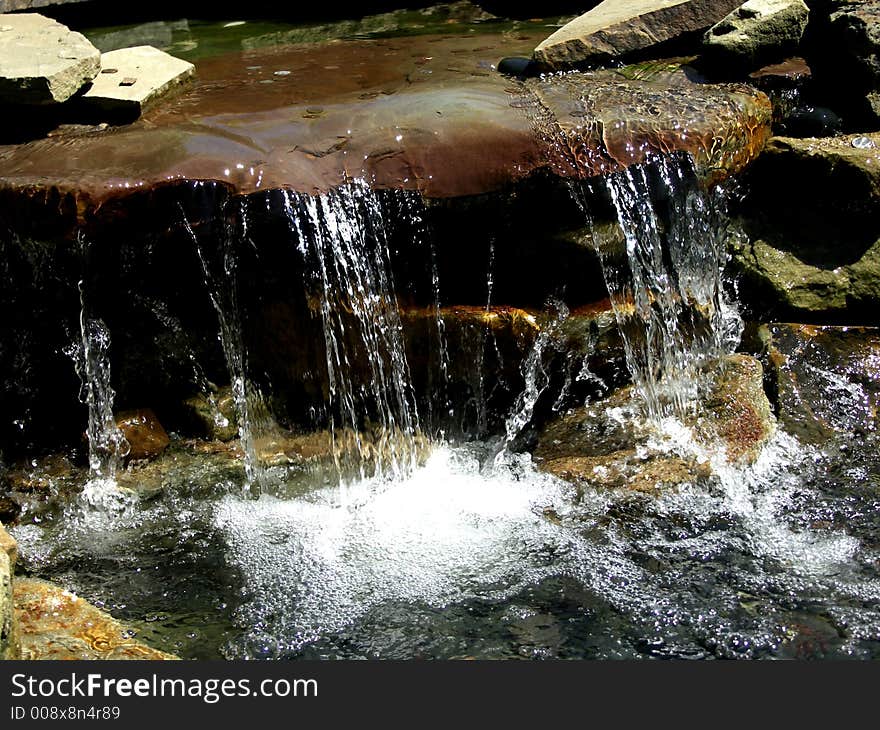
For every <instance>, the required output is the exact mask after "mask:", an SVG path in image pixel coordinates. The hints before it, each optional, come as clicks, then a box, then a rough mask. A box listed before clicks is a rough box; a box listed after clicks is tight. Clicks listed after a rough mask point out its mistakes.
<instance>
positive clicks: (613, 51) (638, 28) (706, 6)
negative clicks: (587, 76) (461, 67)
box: [535, 0, 740, 70]
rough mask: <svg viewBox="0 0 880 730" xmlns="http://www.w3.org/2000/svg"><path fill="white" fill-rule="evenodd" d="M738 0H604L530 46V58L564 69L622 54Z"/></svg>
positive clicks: (669, 36) (687, 28)
mask: <svg viewBox="0 0 880 730" xmlns="http://www.w3.org/2000/svg"><path fill="white" fill-rule="evenodd" d="M739 4H740V3H739V2H738V0H605V2H602V3H599V4H598V5H597V6H596V7H595V8H593V9H592V10H589V11H587V12H586V13H584V14H583V15H581V16H579V17H577V18H575V19H574V20H572V21H571V22H570V23H569V24H568V25H565V26H563V27H562V28H560V29H559V30H558V31H556V33H554V34H553V35H551V36H550V37H549V38H547V39H546V40H544V41H542V42H541V44H540V45H539V46H538V47H537V48H536V49H535V60H536V61H537V62H538V63H539V64H541V65H542V66H544V67H546V68H548V69H552V70H558V69H566V68H572V67H576V66H579V65H584V64H590V63H594V64H595V63H602V62H604V61H607V60H608V59H613V58H618V57H620V56H626V55H629V54H632V53H634V52H636V51H642V50H645V49H648V48H651V47H652V46H656V45H658V44H661V43H667V42H669V41H674V40H676V39H680V38H682V37H683V36H684V37H686V36H687V35H689V34H693V33H694V32H697V31H701V30H705V29H706V28H708V27H709V26H710V25H713V24H714V23H717V22H718V21H719V20H721V18H723V17H724V16H725V15H726V14H727V13H729V12H730V11H731V10H733V9H734V8H735V7H736V6H737V5H739Z"/></svg>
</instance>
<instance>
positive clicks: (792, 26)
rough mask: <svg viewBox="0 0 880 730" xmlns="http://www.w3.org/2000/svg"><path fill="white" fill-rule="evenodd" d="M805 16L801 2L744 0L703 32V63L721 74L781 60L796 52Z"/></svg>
mask: <svg viewBox="0 0 880 730" xmlns="http://www.w3.org/2000/svg"><path fill="white" fill-rule="evenodd" d="M809 14H810V10H809V8H808V7H807V6H806V5H805V4H804V2H803V0H748V2H745V3H743V4H742V5H741V6H740V7H738V8H737V9H736V10H734V11H733V12H731V13H730V14H729V15H727V16H726V17H725V18H724V19H723V20H721V21H720V22H719V23H717V24H715V25H714V26H712V27H711V28H710V29H709V31H708V32H707V33H706V36H705V51H706V55H707V60H708V61H709V62H711V63H712V64H713V65H714V66H715V68H716V69H717V70H719V71H720V72H722V73H725V74H727V73H731V72H734V73H735V72H736V70H737V69H743V68H755V67H756V66H759V65H760V64H764V63H768V62H770V61H778V60H781V59H783V58H785V57H786V56H787V55H790V54H792V53H794V52H795V51H796V50H797V49H798V46H799V44H800V42H801V38H802V37H803V35H804V30H805V29H806V27H807V19H808V17H809Z"/></svg>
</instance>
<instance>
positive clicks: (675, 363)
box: [572, 155, 742, 419]
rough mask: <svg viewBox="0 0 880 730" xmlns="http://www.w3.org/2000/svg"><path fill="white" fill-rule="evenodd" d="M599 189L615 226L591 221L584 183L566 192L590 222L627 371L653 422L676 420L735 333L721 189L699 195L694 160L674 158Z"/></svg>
mask: <svg viewBox="0 0 880 730" xmlns="http://www.w3.org/2000/svg"><path fill="white" fill-rule="evenodd" d="M595 184H596V183H593V185H595ZM600 185H602V186H604V190H605V192H606V193H607V195H608V197H609V198H610V201H611V203H612V205H613V208H614V211H615V213H616V216H617V221H616V223H617V225H616V226H615V225H610V226H609V225H602V224H601V223H599V222H597V221H595V220H592V216H591V212H590V195H589V191H588V190H587V188H586V184H584V183H573V187H572V190H573V193H574V196H575V199H576V200H577V201H578V203H579V204H580V206H581V208H582V209H583V211H584V213H585V214H586V215H587V217H588V219H590V227H591V233H592V238H593V243H594V246H595V248H596V251H597V253H598V255H599V258H600V261H601V264H602V270H603V274H604V276H605V281H606V284H607V287H608V292H609V294H610V296H611V303H612V306H613V308H614V312H615V315H616V317H617V321H618V326H619V328H620V331H621V334H622V336H623V340H624V347H625V351H626V359H627V365H628V367H629V370H630V373H631V375H632V378H633V381H634V383H635V384H636V386H637V388H638V392H639V393H640V395H641V396H642V398H643V399H644V402H645V407H646V410H647V413H648V414H649V415H650V416H651V417H653V418H658V419H659V418H662V417H663V416H667V415H675V416H678V417H682V416H684V415H686V414H687V413H688V412H690V411H691V410H693V408H694V406H695V404H696V403H697V402H698V401H699V398H700V396H701V394H703V393H704V391H705V388H706V386H707V385H708V382H709V376H708V375H707V370H710V369H711V365H712V364H713V363H714V362H716V361H717V360H718V358H719V357H721V356H722V355H724V354H728V353H730V352H732V351H733V349H734V348H735V346H736V344H737V343H738V341H739V337H740V335H741V331H742V321H741V319H740V317H739V314H738V312H737V311H736V309H735V307H734V306H733V305H732V304H731V303H730V302H728V301H727V300H726V298H725V296H724V291H723V285H722V272H723V268H724V264H725V262H726V257H727V253H726V251H727V240H728V237H729V236H730V235H732V230H731V226H730V224H729V221H728V219H727V216H726V209H725V191H724V190H723V189H721V188H720V187H716V188H715V189H713V190H706V189H704V187H703V186H702V185H701V183H700V180H699V178H698V174H697V170H696V169H695V167H694V163H693V160H692V158H691V157H690V156H680V155H675V156H672V155H670V156H661V157H658V158H657V159H656V160H654V161H653V162H651V163H648V164H645V165H633V166H631V167H629V168H627V169H626V170H624V171H622V172H618V173H615V174H613V175H609V176H608V177H607V178H605V179H603V181H602V183H600Z"/></svg>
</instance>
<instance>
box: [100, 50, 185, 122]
mask: <svg viewBox="0 0 880 730" xmlns="http://www.w3.org/2000/svg"><path fill="white" fill-rule="evenodd" d="M194 73H195V66H193V64H191V63H189V62H188V61H183V60H181V59H179V58H175V57H174V56H171V55H169V54H167V53H165V52H164V51H160V50H159V49H158V48H153V47H152V46H135V47H134V48H120V49H119V50H117V51H108V52H107V53H103V54H101V73H100V74H98V76H97V78H95V80H94V82H93V83H92V86H91V88H90V89H89V90H88V91H86V93H85V94H84V95H83V102H84V103H85V104H87V105H88V106H89V107H90V108H92V109H95V110H99V111H101V112H107V113H109V114H111V115H120V116H125V117H128V118H137V117H139V116H140V115H141V114H142V113H143V111H144V109H146V108H147V107H148V106H149V105H150V104H152V103H153V102H155V101H156V100H157V99H158V98H159V97H161V96H163V95H165V94H167V93H169V92H170V91H172V90H173V89H174V88H176V87H178V86H180V85H181V84H183V83H184V82H186V81H187V80H189V79H190V78H191V77H192V76H193V74H194Z"/></svg>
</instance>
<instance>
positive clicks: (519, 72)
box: [498, 56, 534, 77]
mask: <svg viewBox="0 0 880 730" xmlns="http://www.w3.org/2000/svg"><path fill="white" fill-rule="evenodd" d="M533 70H534V64H533V63H532V59H530V58H522V57H521V56H510V57H508V58H502V59H501V60H500V61H499V62H498V73H502V74H504V75H505V76H520V77H522V76H529V75H530V74H531V73H532V72H533Z"/></svg>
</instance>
